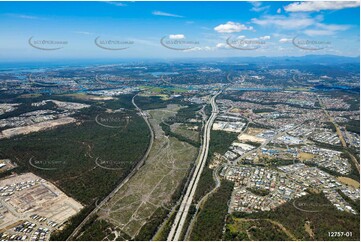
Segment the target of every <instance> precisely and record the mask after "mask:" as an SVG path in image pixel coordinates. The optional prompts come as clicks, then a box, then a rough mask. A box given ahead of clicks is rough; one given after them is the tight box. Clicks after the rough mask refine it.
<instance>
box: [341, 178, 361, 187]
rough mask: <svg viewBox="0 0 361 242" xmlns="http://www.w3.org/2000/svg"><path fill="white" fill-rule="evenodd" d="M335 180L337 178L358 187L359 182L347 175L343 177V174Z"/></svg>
mask: <svg viewBox="0 0 361 242" xmlns="http://www.w3.org/2000/svg"><path fill="white" fill-rule="evenodd" d="M337 180H339V181H340V182H342V183H344V184H346V185H349V186H353V187H355V188H360V183H359V182H358V181H356V180H354V179H351V178H349V177H343V176H339V177H337Z"/></svg>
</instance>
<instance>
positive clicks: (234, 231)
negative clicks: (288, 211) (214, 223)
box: [223, 215, 291, 241]
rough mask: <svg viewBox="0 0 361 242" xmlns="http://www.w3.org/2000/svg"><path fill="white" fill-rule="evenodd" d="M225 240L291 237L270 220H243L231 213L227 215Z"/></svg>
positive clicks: (282, 238)
mask: <svg viewBox="0 0 361 242" xmlns="http://www.w3.org/2000/svg"><path fill="white" fill-rule="evenodd" d="M248 235H249V237H248ZM223 240H226V241H241V240H248V241H249V240H256V241H287V240H291V239H290V238H289V237H288V236H287V235H286V234H285V233H284V232H283V231H282V229H281V228H279V227H278V226H277V225H275V224H273V223H272V222H270V221H268V220H241V219H237V218H233V217H232V216H231V215H230V216H228V217H227V226H226V231H225V233H224V235H223Z"/></svg>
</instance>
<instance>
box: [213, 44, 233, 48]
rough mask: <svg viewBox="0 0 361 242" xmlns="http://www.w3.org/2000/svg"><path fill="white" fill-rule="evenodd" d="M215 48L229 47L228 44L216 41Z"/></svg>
mask: <svg viewBox="0 0 361 242" xmlns="http://www.w3.org/2000/svg"><path fill="white" fill-rule="evenodd" d="M216 48H217V49H229V48H230V47H229V45H227V44H226V43H218V44H217V45H216Z"/></svg>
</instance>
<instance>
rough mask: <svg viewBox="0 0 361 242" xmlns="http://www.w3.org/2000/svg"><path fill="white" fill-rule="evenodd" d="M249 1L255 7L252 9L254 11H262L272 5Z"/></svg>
mask: <svg viewBox="0 0 361 242" xmlns="http://www.w3.org/2000/svg"><path fill="white" fill-rule="evenodd" d="M249 3H250V4H252V6H253V7H252V8H251V11H254V12H262V11H265V10H268V9H269V8H270V6H262V2H249Z"/></svg>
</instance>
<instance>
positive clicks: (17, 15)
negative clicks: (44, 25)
mask: <svg viewBox="0 0 361 242" xmlns="http://www.w3.org/2000/svg"><path fill="white" fill-rule="evenodd" d="M6 15H7V16H9V17H13V18H22V19H40V18H39V17H37V16H32V15H25V14H15V13H9V14H6Z"/></svg>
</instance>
